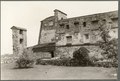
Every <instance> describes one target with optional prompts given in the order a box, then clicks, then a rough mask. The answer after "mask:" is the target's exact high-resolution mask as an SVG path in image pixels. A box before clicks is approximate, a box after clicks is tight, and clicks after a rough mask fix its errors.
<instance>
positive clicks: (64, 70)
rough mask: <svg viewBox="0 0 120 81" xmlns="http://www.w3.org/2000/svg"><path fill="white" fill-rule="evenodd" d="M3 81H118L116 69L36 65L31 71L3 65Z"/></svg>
mask: <svg viewBox="0 0 120 81" xmlns="http://www.w3.org/2000/svg"><path fill="white" fill-rule="evenodd" d="M1 71H2V72H1V79H2V80H45V79H47V80H48V79H49V80H50V79H116V78H117V77H115V76H113V75H112V74H113V73H115V72H116V71H115V69H114V68H101V67H63V66H50V65H36V66H35V67H34V68H29V69H13V64H2V68H1Z"/></svg>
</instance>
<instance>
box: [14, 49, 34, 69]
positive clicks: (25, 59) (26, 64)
mask: <svg viewBox="0 0 120 81" xmlns="http://www.w3.org/2000/svg"><path fill="white" fill-rule="evenodd" d="M34 62H35V60H34V58H32V57H31V58H30V54H29V53H28V52H27V50H24V51H23V54H22V55H21V56H20V57H19V59H18V60H17V61H16V66H17V68H31V67H33V65H34Z"/></svg>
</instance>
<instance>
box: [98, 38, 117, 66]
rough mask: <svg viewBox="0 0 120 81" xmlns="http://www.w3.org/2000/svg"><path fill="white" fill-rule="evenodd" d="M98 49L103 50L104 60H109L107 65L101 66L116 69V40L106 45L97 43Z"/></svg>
mask: <svg viewBox="0 0 120 81" xmlns="http://www.w3.org/2000/svg"><path fill="white" fill-rule="evenodd" d="M98 44H99V46H100V48H102V49H103V50H104V52H103V54H102V55H104V59H105V60H111V62H110V63H109V65H108V64H107V63H106V64H105V65H104V64H101V65H102V66H104V67H118V40H117V39H112V40H110V41H108V42H106V43H104V42H101V41H99V42H98Z"/></svg>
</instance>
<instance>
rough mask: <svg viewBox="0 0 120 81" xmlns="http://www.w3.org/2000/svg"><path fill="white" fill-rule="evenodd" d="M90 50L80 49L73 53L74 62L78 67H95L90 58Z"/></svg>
mask: <svg viewBox="0 0 120 81" xmlns="http://www.w3.org/2000/svg"><path fill="white" fill-rule="evenodd" d="M89 52H90V51H89V50H88V49H87V48H85V47H80V48H79V49H78V50H76V51H74V52H73V60H72V61H73V62H74V65H76V66H88V65H93V62H92V60H91V59H90V57H89Z"/></svg>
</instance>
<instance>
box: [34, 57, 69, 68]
mask: <svg viewBox="0 0 120 81" xmlns="http://www.w3.org/2000/svg"><path fill="white" fill-rule="evenodd" d="M70 60H71V59H70V58H64V59H54V60H53V59H49V60H48V59H47V60H46V59H37V60H36V64H41V65H57V66H70Z"/></svg>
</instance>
